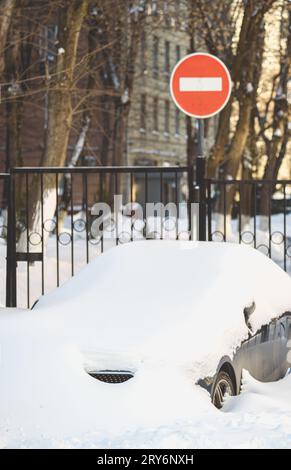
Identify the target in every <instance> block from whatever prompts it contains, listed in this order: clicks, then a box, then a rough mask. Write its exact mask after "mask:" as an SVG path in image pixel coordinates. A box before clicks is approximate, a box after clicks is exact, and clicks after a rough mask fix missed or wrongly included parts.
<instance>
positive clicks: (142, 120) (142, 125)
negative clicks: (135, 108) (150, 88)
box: [140, 94, 147, 131]
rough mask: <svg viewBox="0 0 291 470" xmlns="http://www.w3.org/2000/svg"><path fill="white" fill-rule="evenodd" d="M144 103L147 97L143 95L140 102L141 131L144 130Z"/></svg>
mask: <svg viewBox="0 0 291 470" xmlns="http://www.w3.org/2000/svg"><path fill="white" fill-rule="evenodd" d="M146 103H147V97H146V95H144V94H143V95H141V101H140V129H141V130H143V131H145V130H146Z"/></svg>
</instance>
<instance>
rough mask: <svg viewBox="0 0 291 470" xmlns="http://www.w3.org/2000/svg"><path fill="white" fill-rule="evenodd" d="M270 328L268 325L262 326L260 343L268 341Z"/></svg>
mask: <svg viewBox="0 0 291 470" xmlns="http://www.w3.org/2000/svg"><path fill="white" fill-rule="evenodd" d="M269 333H270V327H269V325H263V326H262V333H261V343H266V341H268V339H269Z"/></svg>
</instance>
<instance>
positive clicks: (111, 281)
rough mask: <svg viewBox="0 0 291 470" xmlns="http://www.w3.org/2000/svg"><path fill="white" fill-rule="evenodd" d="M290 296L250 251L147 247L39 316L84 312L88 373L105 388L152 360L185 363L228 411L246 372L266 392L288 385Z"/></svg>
mask: <svg viewBox="0 0 291 470" xmlns="http://www.w3.org/2000/svg"><path fill="white" fill-rule="evenodd" d="M274 286H276V287H274ZM290 286H291V281H290V279H289V277H288V276H287V274H286V273H284V272H283V271H282V270H281V269H280V268H279V267H277V266H276V265H275V264H274V263H273V262H272V261H271V260H269V259H267V257H265V256H264V255H262V254H261V253H259V252H257V251H256V250H254V249H251V248H248V247H243V246H239V245H235V244H225V243H213V242H212V243H203V242H202V243H200V242H189V241H187V242H179V241H168V242H167V241H146V242H136V243H130V244H127V245H123V246H119V247H117V248H115V249H113V250H111V251H110V252H107V253H105V254H104V255H102V256H101V257H100V258H99V259H97V260H96V261H95V262H94V263H93V264H92V265H90V266H89V267H87V268H86V269H85V270H84V271H82V272H81V273H79V274H78V276H77V277H76V278H75V279H72V280H71V281H69V282H68V283H67V284H66V285H64V286H63V287H62V288H61V289H59V290H58V291H56V292H54V293H52V294H50V295H48V296H46V297H44V298H43V299H42V300H41V301H40V302H39V303H38V304H37V307H36V308H37V309H39V310H41V308H42V306H46V305H50V306H51V307H52V306H53V307H54V311H56V310H59V309H60V307H59V305H62V308H63V306H64V303H65V305H66V304H67V303H69V304H71V307H70V309H71V310H73V311H75V310H76V309H78V308H79V309H80V310H83V309H84V305H86V306H87V313H84V322H85V321H86V324H87V325H90V329H92V328H93V330H92V331H94V335H93V338H92V337H91V334H89V335H88V336H87V340H84V343H85V344H84V347H83V348H82V352H83V354H84V367H85V369H86V371H87V372H88V374H89V375H90V376H91V377H93V378H95V379H97V380H98V381H102V382H105V383H110V384H117V383H124V382H126V381H127V380H129V379H132V378H134V376H135V374H136V373H137V371H138V369H139V367H140V364H141V363H143V362H147V361H148V360H153V361H156V363H157V364H158V363H163V361H171V362H172V363H173V364H179V363H180V364H183V363H184V365H186V364H187V368H188V369H191V368H192V369H193V381H195V383H197V384H199V385H201V386H202V387H204V388H205V389H207V390H208V391H209V393H210V396H211V399H212V402H213V403H214V405H215V406H216V407H217V408H221V407H222V405H223V401H224V398H225V396H226V395H237V394H239V392H240V387H241V379H242V374H243V370H244V369H245V370H247V371H249V372H250V374H251V375H252V376H253V377H254V378H255V379H257V380H259V381H263V382H269V381H276V380H279V379H280V378H282V377H284V375H286V373H287V371H288V369H289V366H290V364H289V363H288V360H287V353H288V341H289V340H291V313H290V310H291V290H290ZM77 306H79V307H77ZM88 309H89V310H91V312H90V311H88ZM88 315H89V316H90V320H88V318H87V319H86V320H85V318H86V317H87V316H88ZM92 316H93V318H92ZM94 328H95V329H94ZM86 341H87V343H86ZM207 372H208V373H207Z"/></svg>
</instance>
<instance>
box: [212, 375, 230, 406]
mask: <svg viewBox="0 0 291 470" xmlns="http://www.w3.org/2000/svg"><path fill="white" fill-rule="evenodd" d="M226 395H230V396H234V395H235V386H234V383H233V381H232V378H231V377H230V375H229V374H228V373H227V372H225V371H224V370H222V371H220V372H219V373H218V375H217V377H216V380H215V384H214V386H213V392H212V403H213V405H214V406H215V407H216V408H218V409H219V410H220V409H221V408H222V406H223V401H224V398H225V396H226Z"/></svg>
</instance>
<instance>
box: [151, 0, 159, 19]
mask: <svg viewBox="0 0 291 470" xmlns="http://www.w3.org/2000/svg"><path fill="white" fill-rule="evenodd" d="M158 13H159V12H158V1H157V0H152V14H153V15H154V16H157V15H158Z"/></svg>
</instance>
